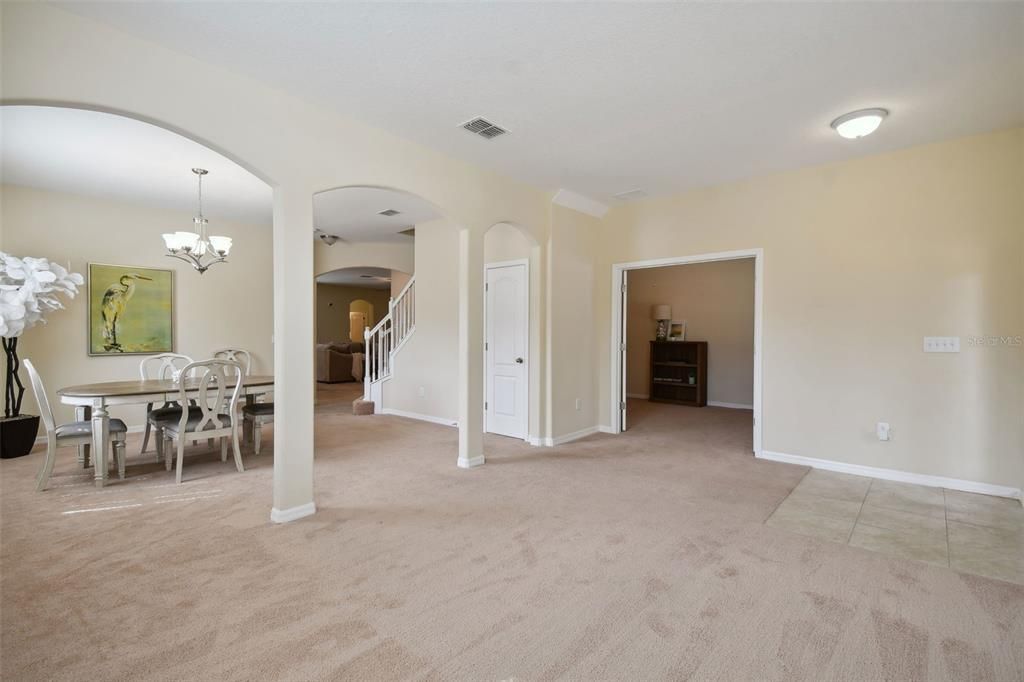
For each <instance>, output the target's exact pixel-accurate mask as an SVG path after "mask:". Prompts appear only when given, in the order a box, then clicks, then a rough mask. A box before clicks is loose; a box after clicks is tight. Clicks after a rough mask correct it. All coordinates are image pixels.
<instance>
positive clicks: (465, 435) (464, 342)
mask: <svg viewBox="0 0 1024 682" xmlns="http://www.w3.org/2000/svg"><path fill="white" fill-rule="evenodd" d="M483 296H484V232H483V231H482V230H470V229H464V230H462V231H461V232H459V461H458V464H459V466H460V467H462V468H464V469H468V468H469V467H475V466H479V465H481V464H483V463H484V443H483V430H484V420H483V407H484V360H483V352H484V343H483V339H484V298H483Z"/></svg>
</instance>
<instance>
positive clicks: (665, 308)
mask: <svg viewBox="0 0 1024 682" xmlns="http://www.w3.org/2000/svg"><path fill="white" fill-rule="evenodd" d="M651 317H652V318H653V319H655V320H671V319H672V306H670V305H668V304H667V303H659V304H658V305H656V306H654V309H653V311H652V314H651Z"/></svg>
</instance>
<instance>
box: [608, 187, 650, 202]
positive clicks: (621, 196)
mask: <svg viewBox="0 0 1024 682" xmlns="http://www.w3.org/2000/svg"><path fill="white" fill-rule="evenodd" d="M645 196H647V192H645V191H643V190H642V189H631V190H629V191H628V192H619V193H618V194H613V195H612V198H613V199H618V200H619V201H632V200H634V199H643V198H644V197H645Z"/></svg>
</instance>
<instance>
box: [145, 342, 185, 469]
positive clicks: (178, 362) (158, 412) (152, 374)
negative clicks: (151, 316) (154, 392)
mask: <svg viewBox="0 0 1024 682" xmlns="http://www.w3.org/2000/svg"><path fill="white" fill-rule="evenodd" d="M191 362H192V358H190V357H189V356H187V355H182V354H180V353H160V354H159V355H151V356H150V357H147V358H143V359H142V362H140V363H139V377H140V378H141V379H142V380H143V381H146V380H147V379H173V378H175V377H176V376H177V375H179V373H180V372H181V370H182V369H183V368H184V367H185V365H188V364H191ZM180 416H181V405H179V404H178V403H176V402H174V401H167V402H165V403H164V404H163V406H161V407H157V408H155V409H154V408H153V403H148V404H147V405H146V431H145V433H144V434H143V436H142V449H141V450H140V451H139V453H140V454H142V453H145V452H146V448H147V447H149V435H150V432H151V431H152V430H153V428H154V427H155V426H156V424H157V422H158V421H159V420H160V419H163V418H164V417H174V418H177V417H180ZM162 445H163V437H162V435H161V434H160V432H159V431H157V434H156V457H157V461H160V460H161V459H162V458H163V452H162V451H161V446H162Z"/></svg>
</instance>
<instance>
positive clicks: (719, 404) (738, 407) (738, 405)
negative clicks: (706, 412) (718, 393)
mask: <svg viewBox="0 0 1024 682" xmlns="http://www.w3.org/2000/svg"><path fill="white" fill-rule="evenodd" d="M708 407H728V408H729V409H730V410H752V409H754V406H753V405H745V404H743V403H723V402H720V401H718V400H709V401H708Z"/></svg>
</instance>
